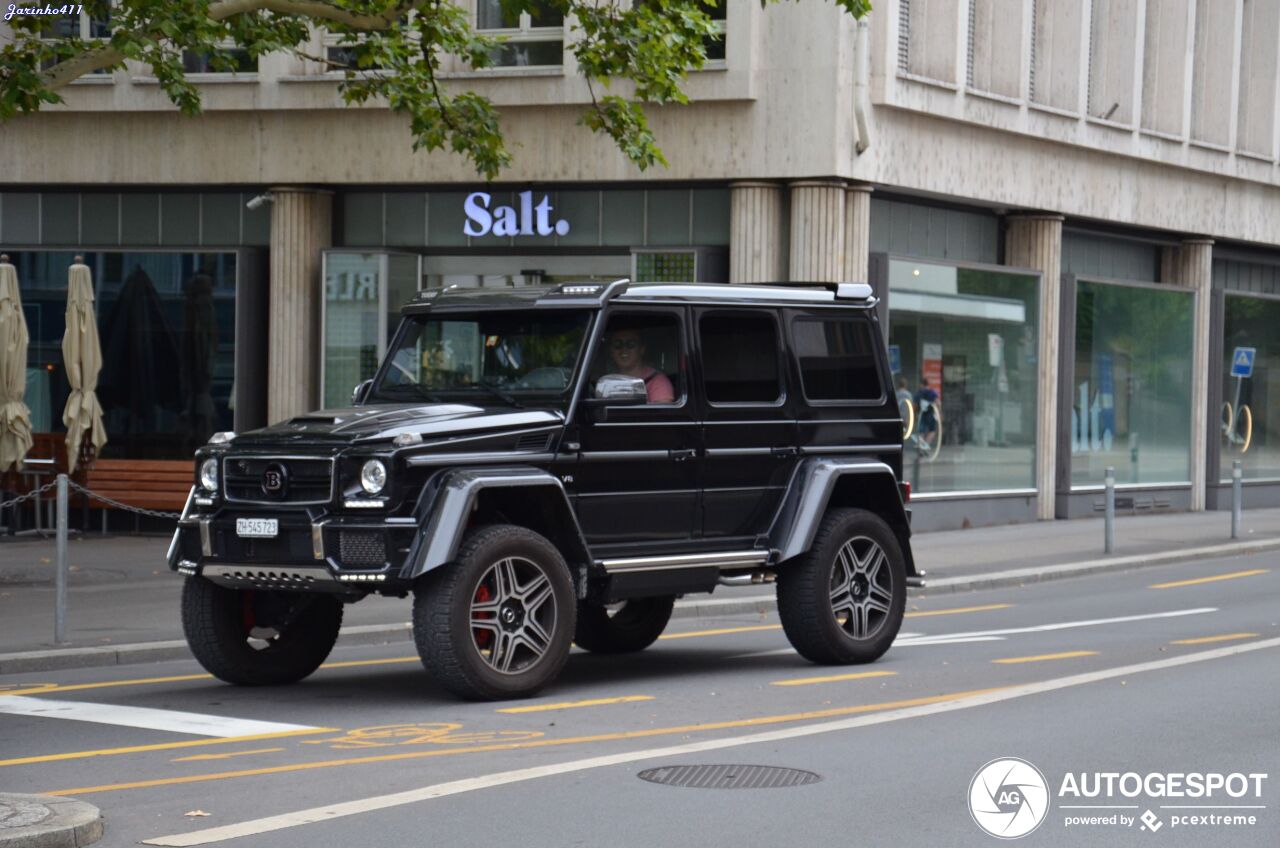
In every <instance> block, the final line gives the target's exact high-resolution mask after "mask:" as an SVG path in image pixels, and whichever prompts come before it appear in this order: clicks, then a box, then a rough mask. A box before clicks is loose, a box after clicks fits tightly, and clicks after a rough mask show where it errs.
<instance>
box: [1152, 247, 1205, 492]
mask: <svg viewBox="0 0 1280 848" xmlns="http://www.w3.org/2000/svg"><path fill="white" fill-rule="evenodd" d="M1160 281H1161V282H1162V283H1172V284H1173V285H1177V286H1186V287H1187V288H1190V289H1194V290H1195V293H1196V307H1195V309H1196V311H1195V318H1194V320H1193V321H1192V341H1191V510H1192V511H1193V512H1199V511H1201V510H1203V509H1204V506H1205V503H1204V502H1205V486H1206V482H1207V481H1206V479H1205V477H1206V475H1205V467H1206V464H1207V462H1208V456H1209V424H1208V422H1209V379H1210V374H1216V373H1217V370H1216V369H1215V368H1213V366H1212V364H1211V363H1210V361H1209V360H1210V351H1209V322H1210V317H1209V315H1210V311H1211V309H1212V306H1213V239H1187V240H1185V241H1183V242H1182V244H1181V245H1179V246H1178V247H1166V248H1165V249H1164V251H1163V252H1162V254H1161V256H1160Z"/></svg>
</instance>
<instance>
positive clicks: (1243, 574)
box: [1147, 568, 1271, 589]
mask: <svg viewBox="0 0 1280 848" xmlns="http://www.w3.org/2000/svg"><path fill="white" fill-rule="evenodd" d="M1269 571H1271V569H1269V568H1255V569H1253V570H1252V571H1233V572H1231V573H1230V574H1215V575H1214V576H1212V577H1197V578H1195V579H1193V580H1175V581H1173V582H1172V583H1156V584H1155V585H1153V586H1149V587H1147V588H1149V589H1177V588H1179V587H1181V586H1196V585H1199V584H1201V583H1216V582H1217V581H1219V580H1235V579H1236V578H1237V577H1254V576H1256V575H1258V574H1266V573H1267V572H1269Z"/></svg>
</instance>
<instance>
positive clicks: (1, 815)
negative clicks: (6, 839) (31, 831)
mask: <svg viewBox="0 0 1280 848" xmlns="http://www.w3.org/2000/svg"><path fill="white" fill-rule="evenodd" d="M51 815H53V810H51V809H49V808H48V807H46V806H45V805H44V804H41V803H39V802H38V801H32V800H29V799H27V798H12V799H11V800H7V801H0V828H5V829H8V828H13V829H15V830H16V829H17V828H20V827H31V826H32V825H36V824H39V823H40V822H42V821H44V820H45V819H47V818H49V816H51Z"/></svg>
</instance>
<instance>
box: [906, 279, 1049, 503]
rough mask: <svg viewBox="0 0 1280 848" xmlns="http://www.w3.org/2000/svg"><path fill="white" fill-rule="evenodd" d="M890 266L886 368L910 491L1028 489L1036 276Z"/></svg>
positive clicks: (1032, 462) (1033, 445)
mask: <svg viewBox="0 0 1280 848" xmlns="http://www.w3.org/2000/svg"><path fill="white" fill-rule="evenodd" d="M888 264H889V298H888V300H889V367H890V370H891V371H892V372H893V383H894V386H893V391H894V394H895V395H896V396H897V398H898V406H899V408H900V409H901V411H902V417H903V421H904V434H903V438H904V442H905V446H904V447H905V451H904V457H903V470H904V473H905V475H906V478H907V479H908V480H910V481H911V485H912V489H913V491H915V492H919V493H923V494H928V493H933V492H957V491H976V490H991V489H1030V488H1033V487H1034V486H1035V450H1036V424H1037V420H1038V406H1037V404H1038V369H1037V364H1036V363H1037V358H1038V349H1037V344H1038V342H1037V335H1038V322H1039V279H1038V278H1037V277H1035V276H1033V275H1029V274H1015V273H1008V272H1004V271H1000V270H997V269H991V268H956V267H953V266H947V265H938V264H933V263H926V262H916V261H909V260H896V259H895V260H892V261H890V262H889V263H888Z"/></svg>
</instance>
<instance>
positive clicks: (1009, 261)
mask: <svg viewBox="0 0 1280 848" xmlns="http://www.w3.org/2000/svg"><path fill="white" fill-rule="evenodd" d="M1007 221H1008V227H1009V229H1008V232H1007V234H1006V237H1005V251H1004V261H1005V264H1006V265H1013V266H1016V267H1019V268H1034V269H1035V270H1037V271H1039V272H1040V274H1041V277H1040V326H1039V328H1038V333H1039V337H1040V340H1039V351H1038V353H1037V356H1038V366H1039V367H1038V368H1037V375H1036V380H1037V383H1038V386H1039V393H1040V394H1039V397H1038V398H1037V401H1038V404H1037V406H1038V409H1039V419H1038V420H1037V421H1036V495H1037V497H1036V501H1037V503H1036V517H1037V518H1040V519H1051V518H1053V517H1054V503H1055V500H1056V497H1057V490H1056V480H1055V479H1054V475H1055V463H1056V462H1057V453H1058V345H1059V334H1060V332H1061V330H1060V329H1059V327H1058V323H1059V312H1060V308H1061V305H1062V304H1061V299H1062V298H1061V290H1062V216H1061V215H1025V216H1021V215H1020V216H1016V217H1010V218H1008V219H1007Z"/></svg>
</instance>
